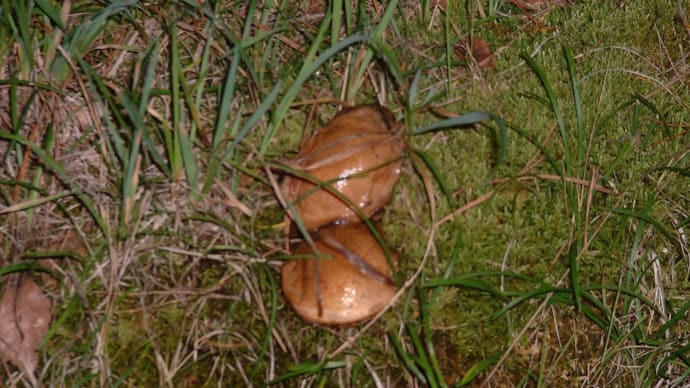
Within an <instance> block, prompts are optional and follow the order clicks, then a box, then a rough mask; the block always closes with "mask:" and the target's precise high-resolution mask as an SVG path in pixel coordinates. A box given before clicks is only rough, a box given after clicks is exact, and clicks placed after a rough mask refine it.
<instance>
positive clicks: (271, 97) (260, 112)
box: [223, 80, 282, 159]
mask: <svg viewBox="0 0 690 388" xmlns="http://www.w3.org/2000/svg"><path fill="white" fill-rule="evenodd" d="M281 87H282V83H281V82H280V80H279V81H278V82H276V84H275V85H274V86H273V89H272V90H271V92H270V93H269V94H268V96H266V97H265V98H264V99H263V100H262V101H261V104H260V105H259V107H258V108H256V110H255V111H254V113H252V115H251V116H250V117H249V119H248V120H247V122H246V123H244V126H242V129H241V130H240V133H239V134H238V135H237V136H236V137H235V139H234V140H233V141H232V144H230V147H228V150H227V151H226V153H225V155H226V157H227V156H228V155H231V154H232V153H233V151H234V150H235V147H237V145H238V144H239V143H240V141H242V140H243V139H244V138H245V137H246V136H247V135H248V134H249V131H251V130H252V129H253V128H254V127H255V126H256V124H258V123H259V120H261V118H262V117H263V116H264V115H265V114H266V112H267V111H268V109H269V108H270V107H271V106H272V105H273V103H274V102H275V100H276V99H277V98H278V93H279V92H280V89H281ZM223 159H225V157H224V158H223Z"/></svg>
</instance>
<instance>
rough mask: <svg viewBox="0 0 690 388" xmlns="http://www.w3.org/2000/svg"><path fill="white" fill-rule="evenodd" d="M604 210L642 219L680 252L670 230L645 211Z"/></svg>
mask: <svg viewBox="0 0 690 388" xmlns="http://www.w3.org/2000/svg"><path fill="white" fill-rule="evenodd" d="M605 210H606V211H609V212H612V213H616V214H620V215H622V216H626V217H632V218H637V219H638V220H640V221H644V222H646V223H648V224H650V225H652V226H653V227H654V228H655V229H656V230H657V231H659V233H661V234H662V235H663V236H664V237H666V239H667V240H668V241H669V242H670V243H671V244H673V246H674V247H675V248H677V249H678V250H679V252H680V249H681V248H680V246H679V243H678V240H677V239H676V238H675V237H674V236H673V234H672V233H671V232H669V231H668V229H666V228H665V227H664V226H663V225H662V224H661V223H660V222H659V221H657V220H655V219H653V218H652V217H650V216H649V215H647V214H646V212H639V211H634V210H631V209H621V208H608V209H605Z"/></svg>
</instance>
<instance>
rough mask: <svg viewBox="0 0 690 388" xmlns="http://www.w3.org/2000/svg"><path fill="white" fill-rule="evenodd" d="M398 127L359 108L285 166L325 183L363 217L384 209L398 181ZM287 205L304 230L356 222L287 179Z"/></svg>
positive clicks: (386, 116) (329, 197)
mask: <svg viewBox="0 0 690 388" xmlns="http://www.w3.org/2000/svg"><path fill="white" fill-rule="evenodd" d="M402 129H403V126H402V123H400V122H397V121H395V118H394V117H393V114H392V113H391V112H390V111H389V110H388V109H386V108H383V107H381V106H378V105H362V106H357V107H354V108H349V109H345V110H343V111H341V112H340V113H338V114H337V115H336V116H335V117H334V118H333V119H332V120H331V121H330V122H329V123H328V124H327V125H326V126H324V127H323V128H320V129H319V130H317V131H316V132H315V133H314V134H313V135H312V136H311V138H309V139H308V140H307V141H306V142H304V144H303V146H302V147H301V148H300V151H299V153H298V155H297V157H296V158H295V159H294V160H293V161H290V162H286V164H287V165H289V166H291V167H293V168H295V169H296V170H299V171H301V172H303V173H304V174H307V175H308V176H310V177H311V178H312V179H315V180H316V181H317V182H328V183H329V185H330V187H332V188H333V189H335V190H337V191H339V192H340V193H342V194H343V195H344V196H345V197H347V198H348V199H349V200H350V201H351V202H352V203H353V204H355V205H356V206H357V207H358V208H359V209H361V210H362V212H363V213H364V214H365V215H366V216H367V217H369V216H371V215H372V214H374V213H375V212H376V211H378V210H379V209H381V208H382V207H383V206H385V205H386V204H387V203H388V202H389V201H390V198H391V195H392V191H393V186H395V184H396V183H397V182H398V180H399V178H400V166H401V165H402V154H403V150H404V148H405V146H404V141H403V140H402ZM282 191H283V193H284V194H285V197H286V198H287V199H288V200H291V201H296V203H295V208H296V209H297V212H298V213H299V216H300V218H301V219H302V222H304V225H305V226H306V228H307V229H315V228H318V227H320V226H323V225H326V224H328V223H331V222H334V221H338V222H360V219H359V217H358V216H357V214H356V213H355V212H354V211H353V210H352V208H351V207H350V206H349V205H348V204H347V203H346V202H345V201H342V200H341V199H339V198H338V197H337V196H336V195H334V194H333V193H330V192H328V191H327V190H326V189H318V188H317V187H315V185H314V184H313V183H311V182H309V180H308V179H303V178H299V177H297V176H294V175H289V176H287V177H286V178H285V180H284V181H283V184H282Z"/></svg>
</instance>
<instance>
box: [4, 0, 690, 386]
mask: <svg viewBox="0 0 690 388" xmlns="http://www.w3.org/2000/svg"><path fill="white" fill-rule="evenodd" d="M46 3H48V4H49V7H48V6H44V5H42V6H41V7H34V8H32V9H31V10H29V12H28V14H27V9H26V7H27V5H23V6H22V5H14V6H10V5H7V6H3V7H2V8H0V10H2V12H1V13H2V16H1V18H2V19H1V22H2V24H1V26H0V32H1V33H2V35H1V37H2V38H3V39H2V40H0V52H1V53H5V54H3V58H4V59H2V62H1V63H2V66H3V67H2V70H0V78H1V79H2V81H3V83H2V84H0V88H2V89H0V102H2V104H3V106H4V108H3V109H2V111H0V123H2V126H3V127H2V129H0V131H2V132H0V134H1V136H0V139H1V141H2V142H0V155H1V156H2V160H3V167H2V168H0V179H1V181H0V194H1V198H2V205H1V206H2V207H1V208H0V210H2V209H4V208H5V207H9V206H11V205H15V204H25V206H23V207H22V208H21V209H19V210H16V209H13V210H11V211H4V210H3V211H2V213H0V217H5V218H4V220H3V221H2V226H0V232H2V234H3V236H6V237H7V239H6V240H5V241H3V248H2V249H3V250H2V251H0V252H2V259H3V260H4V261H3V262H2V263H0V264H2V266H0V268H15V267H12V266H13V265H14V266H16V264H17V263H20V262H22V261H26V260H30V259H29V257H31V255H30V253H31V252H35V251H45V250H51V251H52V250H60V249H65V250H66V251H71V252H72V254H71V255H68V258H67V259H63V260H54V261H52V262H46V263H44V264H43V265H46V266H48V268H50V269H51V270H52V271H53V277H55V278H57V279H58V280H59V285H55V284H52V285H51V283H50V282H49V281H48V280H46V279H44V282H45V283H46V289H47V292H49V294H50V296H51V298H52V299H53V302H54V317H55V318H54V323H53V329H52V331H51V333H50V335H49V338H48V339H47V341H46V343H45V345H44V346H43V347H42V349H41V361H42V365H44V367H43V369H41V370H39V371H37V372H36V374H37V376H38V378H39V380H40V381H42V382H43V383H45V384H46V385H69V386H78V385H119V384H125V385H130V386H142V385H143V386H147V385H168V386H206V385H208V386H211V385H223V386H227V385H231V386H234V385H239V386H243V385H257V386H260V385H263V384H264V383H266V382H269V381H272V380H273V381H274V382H276V384H278V385H283V386H296V385H299V384H303V385H305V386H314V385H324V384H325V385H326V386H336V385H337V386H373V385H377V386H404V385H409V386H425V385H431V386H445V385H461V384H472V385H479V384H482V383H487V384H488V385H490V386H535V385H536V386H564V385H568V386H601V385H612V386H651V385H654V384H657V383H668V384H672V383H682V382H684V381H686V379H687V378H688V376H687V372H686V371H687V370H688V368H690V365H688V356H687V346H688V339H689V337H688V334H687V333H688V327H687V310H688V306H690V305H688V296H689V295H690V253H689V251H690V245H689V244H688V239H687V236H686V233H687V229H688V225H689V223H688V220H689V218H688V217H689V215H688V212H689V209H690V197H689V191H688V187H690V181H689V180H688V176H689V173H688V171H689V164H690V135H689V134H688V119H689V118H690V106H689V103H688V101H690V92H688V90H689V88H688V86H689V85H688V79H689V78H688V76H689V75H690V67H688V61H687V59H688V58H687V55H688V52H690V47H689V45H688V39H689V38H690V24H688V22H687V20H688V16H689V15H688V13H689V12H690V9H688V8H687V5H685V4H683V2H681V1H678V2H676V1H672V0H667V1H655V2H652V3H651V4H650V2H646V1H626V2H600V1H581V2H573V3H569V2H565V1H553V2H542V3H543V4H546V7H544V8H542V9H539V10H530V9H529V8H525V7H524V5H525V4H527V3H529V4H534V3H535V2H520V1H516V2H507V1H464V2H457V1H447V2H420V3H419V4H417V3H415V2H401V3H400V4H397V5H395V4H394V5H395V6H394V7H392V8H390V9H391V10H392V13H390V14H388V13H386V12H385V11H386V10H388V9H389V7H390V5H388V4H383V3H379V2H371V3H369V2H361V3H360V4H350V3H342V2H339V1H335V2H333V3H332V4H331V5H324V4H321V3H320V2H315V1H312V2H300V3H296V4H293V3H291V2H283V3H280V4H278V5H274V4H273V3H265V4H264V3H257V2H249V4H245V2H217V3H215V2H193V1H184V2H181V3H174V4H173V3H170V4H167V3H166V4H163V5H158V4H149V3H145V2H144V3H141V4H138V5H131V4H130V5H127V4H123V5H122V7H123V8H122V9H120V8H117V7H116V6H115V5H111V6H108V7H106V6H103V5H100V4H89V3H84V4H82V3H80V2H75V3H74V4H71V5H64V4H60V3H58V2H46ZM333 4H334V5H333ZM516 4H522V5H523V6H522V7H518V6H516ZM331 6H341V8H338V9H337V11H336V12H335V14H334V13H333V12H331V11H332V9H331V8H330V7H331ZM61 7H62V8H61ZM70 7H71V8H70ZM60 9H62V10H63V15H62V16H60V14H59V10H60ZM123 9H124V10H125V11H123V12H120V11H122V10H123ZM109 12H110V13H111V14H109V16H107V18H106V21H104V22H103V23H102V25H101V26H100V27H98V28H96V27H94V25H95V24H93V23H91V24H89V22H87V21H88V20H92V21H93V20H98V17H99V15H106V14H108V13H109ZM56 15H57V16H56ZM247 15H252V18H251V20H250V21H251V23H247ZM58 18H61V20H62V21H63V23H64V24H65V27H64V34H63V33H62V32H58V28H57V26H56V24H57V22H56V19H58ZM338 23H340V24H338ZM80 26H82V27H81V28H82V29H83V30H85V29H86V28H87V27H89V26H90V28H93V34H88V33H85V32H84V31H81V32H80V30H79V28H80ZM336 27H340V28H336ZM379 27H381V28H382V29H381V30H380V31H381V32H380V34H379V35H376V34H377V32H376V31H377V30H378V29H379ZM363 32H365V33H366V34H365V35H362V36H365V37H366V38H362V41H366V42H368V45H366V44H363V45H357V44H355V45H351V46H347V47H345V46H343V47H340V48H339V50H335V51H334V52H330V54H329V55H331V57H329V58H328V60H326V61H324V62H323V64H322V65H321V66H319V67H316V68H315V69H308V65H309V63H313V61H314V57H313V56H311V54H312V52H311V49H312V48H314V51H313V54H314V56H316V57H318V56H319V55H326V54H327V53H329V51H328V49H329V48H332V47H335V46H336V45H337V44H338V43H339V42H342V41H343V40H345V39H347V38H348V37H351V36H355V35H357V34H359V33H363ZM468 35H471V36H474V37H479V38H481V39H482V40H484V41H486V42H487V43H488V45H489V47H490V48H491V49H492V50H493V52H494V56H495V67H482V66H480V65H479V64H477V63H475V62H472V61H469V62H468V61H462V60H460V59H459V58H458V57H457V54H456V50H455V46H456V45H457V44H459V43H460V41H461V40H463V39H466V37H467V36H468ZM173 36H174V37H175V39H173ZM366 39H368V40H366ZM56 44H57V45H58V46H60V47H61V48H62V52H66V53H68V55H69V57H70V59H71V62H72V63H71V64H70V65H69V66H67V67H65V65H64V63H63V64H60V63H58V64H54V63H53V58H58V59H55V60H54V61H56V62H60V61H61V60H62V59H61V58H62V56H61V55H62V54H61V51H60V50H56V48H55V47H56ZM566 49H567V50H569V51H568V52H569V53H571V56H572V57H569V56H568V55H567V54H566ZM367 55H372V58H371V59H372V61H371V62H370V64H367V62H366V61H367V59H366V57H367ZM29 57H31V58H33V59H30V58H29ZM528 58H529V59H528ZM233 69H234V70H233ZM305 69H306V70H305ZM360 69H362V70H361V71H362V72H361V73H359V75H360V76H361V78H358V76H357V74H358V72H360ZM302 71H304V72H305V74H308V75H310V76H309V77H307V78H301V74H302V73H301V72H302ZM233 72H234V73H233ZM309 72H311V73H309ZM571 72H572V74H571ZM540 73H541V74H542V75H541V76H540V75H539V74H540ZM415 74H418V83H416V84H415V81H414V79H415ZM233 77H234V78H233ZM540 77H541V78H540ZM278 82H281V83H280V84H279V85H278V86H279V89H276V90H277V94H273V93H272V91H273V90H274V89H273V88H274V86H275V85H276V84H277V83H278ZM302 82H303V83H302ZM295 85H296V87H294V88H293V86H295ZM51 87H55V88H57V90H58V91H55V90H53V91H51V90H50V88H51ZM550 90H552V91H553V92H552V95H549V91H550ZM34 92H35V93H36V94H37V95H38V96H39V97H31V94H32V93H34ZM226 93H227V94H228V97H227V99H226V100H224V96H225V94H226ZM415 93H416V95H414V96H412V98H411V95H413V94H415ZM272 96H273V97H272ZM427 96H429V97H430V100H427V101H426V102H423V101H424V99H425V98H426V97H427ZM576 96H577V98H576ZM147 98H148V100H147ZM341 100H345V101H344V102H345V103H348V104H354V103H371V102H376V101H378V102H381V103H384V104H385V105H386V106H387V107H388V108H390V109H391V110H393V111H394V113H395V114H396V116H397V117H398V118H400V119H403V120H405V122H406V124H407V127H408V131H409V133H410V136H409V140H408V141H409V145H410V152H409V155H408V156H409V157H408V158H407V159H406V161H405V164H404V166H403V171H404V174H403V177H402V179H401V182H400V183H399V185H398V186H397V188H396V191H395V195H394V198H393V200H392V201H391V204H390V205H389V206H388V207H387V208H386V209H385V210H384V211H383V212H382V214H381V217H380V218H381V220H380V226H381V229H382V230H383V232H384V235H385V236H386V240H387V242H388V243H389V244H390V246H391V247H394V248H395V249H396V250H397V251H398V252H399V253H400V256H401V258H402V260H401V266H400V268H399V275H400V279H401V280H403V281H405V280H410V282H409V284H408V287H407V288H405V290H404V292H403V293H402V295H401V297H400V299H399V300H398V301H397V303H396V304H395V305H393V306H392V307H391V308H390V309H389V310H388V311H387V312H386V313H385V314H384V315H383V316H382V317H381V318H380V319H378V320H377V321H375V322H374V323H373V324H372V325H371V326H366V330H363V327H365V326H356V327H350V328H325V327H318V326H314V325H311V324H308V323H306V322H304V321H302V320H300V319H299V318H298V317H296V316H295V314H294V313H293V312H292V311H291V310H290V308H289V306H288V305H287V303H286V301H285V300H284V299H283V297H282V295H281V292H280V289H279V284H280V278H279V270H278V268H279V265H280V260H281V259H284V258H285V257H287V256H289V251H288V250H287V249H286V247H287V246H288V245H289V244H288V243H289V241H288V240H287V237H286V236H285V235H284V233H283V228H282V226H281V223H282V222H283V221H284V215H285V213H284V211H283V209H281V207H280V205H279V203H278V201H277V199H276V198H275V195H274V187H273V185H272V184H271V181H270V180H271V178H272V177H273V176H272V175H274V174H275V175H279V174H278V169H277V167H276V164H275V163H276V162H279V161H281V160H285V158H288V157H289V156H290V155H291V154H292V153H293V152H294V151H295V150H296V149H297V148H298V146H299V144H300V141H301V139H302V137H303V136H305V135H308V134H309V133H310V132H311V131H312V130H313V129H314V128H318V127H319V126H321V125H323V124H324V123H325V122H327V121H328V120H329V119H330V118H331V117H332V116H333V114H334V113H335V112H336V111H337V107H338V104H339V103H340V102H341ZM65 101H68V102H69V103H70V104H67V103H66V102H65ZM222 101H224V103H225V105H223V104H222V103H221V102H222ZM264 103H265V104H266V105H265V107H262V106H263V104H264ZM283 103H285V104H284V105H282V104H283ZM283 106H284V107H285V110H282V111H281V107H283ZM87 107H88V109H87ZM223 107H225V108H227V111H224V110H223ZM470 111H485V112H490V113H492V114H493V115H495V116H497V117H500V118H502V119H503V120H504V121H505V122H506V123H507V124H508V128H509V129H508V131H507V134H508V142H507V144H505V145H507V148H505V151H506V152H505V155H504V156H503V157H501V156H500V155H501V151H502V146H503V145H504V144H502V142H501V139H500V134H501V132H500V126H499V125H498V124H497V122H495V121H494V122H486V123H484V124H483V125H475V126H469V127H462V128H453V129H447V130H441V131H434V132H431V133H426V134H421V135H417V136H412V133H413V131H414V130H415V129H419V128H421V127H423V126H425V125H428V124H430V123H433V122H437V121H440V120H442V119H444V117H443V115H444V114H445V113H450V114H460V113H463V112H470ZM223 112H225V113H224V114H225V115H226V116H227V117H225V118H223V116H222V114H223ZM255 112H258V113H259V114H258V116H257V117H256V118H257V121H256V122H254V123H253V124H252V125H250V124H247V123H249V122H250V121H251V119H252V115H253V114H255ZM55 118H59V119H60V120H55ZM51 122H52V123H54V126H53V127H50V126H49V125H48V124H49V123H51ZM36 128H38V136H36V135H35V133H34V134H33V135H32V131H35V129H36ZM244 129H247V132H243V131H244ZM50 131H53V133H54V141H53V142H51V141H50V135H49V133H50ZM240 138H241V141H239V142H238V143H237V144H234V143H233V141H234V140H235V139H240ZM142 139H143V140H142ZM31 144H36V147H34V148H32V150H33V155H34V156H32V163H31V164H30V167H28V170H26V168H23V167H21V166H22V160H23V159H24V155H26V153H27V149H28V148H29V145H31ZM231 144H234V145H231ZM232 147H235V148H233V149H232V150H231V152H230V151H228V153H226V150H228V149H230V148H232ZM41 149H44V150H45V152H46V154H47V155H50V156H51V157H45V156H44V155H43V154H41V153H40V150H41ZM412 150H423V151H424V152H425V153H426V154H427V155H428V157H429V159H430V160H432V161H433V164H434V165H435V166H436V167H437V168H438V171H439V173H440V176H441V177H442V178H441V179H442V180H443V182H444V183H445V185H446V186H447V187H448V189H449V193H447V195H446V194H445V193H443V191H442V187H441V183H440V182H439V181H438V180H435V179H434V178H433V177H432V175H433V174H432V173H431V170H430V169H428V168H424V167H423V163H422V162H421V161H420V159H415V158H414V157H413V154H414V152H413V151H412ZM221 156H223V158H222V161H221V162H218V160H219V159H218V158H220V157H221ZM19 182H22V183H24V186H23V188H22V189H21V190H19V189H15V187H18V186H17V183H19ZM205 184H207V185H206V186H204V185H205ZM65 191H69V192H71V193H72V194H70V195H67V196H64V197H59V198H55V199H51V200H50V201H47V202H45V203H43V202H38V203H34V202H31V201H32V200H35V199H36V198H43V197H46V196H48V195H51V194H56V193H61V192H65ZM473 201H475V202H473ZM238 202H239V203H241V205H239V204H238ZM467 204H472V205H471V206H468V207H467V208H466V209H465V210H464V211H458V209H462V207H463V206H465V205H467ZM89 206H91V208H92V209H95V210H93V211H91V210H89ZM243 206H245V207H246V208H243ZM247 210H248V211H247ZM454 212H456V213H455V215H454V216H450V215H451V214H454ZM446 217H447V218H446ZM66 230H76V231H78V233H79V235H80V238H78V239H75V240H78V241H81V243H77V244H76V246H78V247H77V248H75V247H74V246H68V247H65V246H64V244H63V245H60V243H62V241H61V240H62V239H63V237H62V236H64V233H63V231H66ZM10 237H11V238H10ZM51 239H52V240H58V242H57V243H58V245H55V244H56V243H55V242H52V243H50V240H51ZM46 247H51V248H46ZM18 252H19V253H18ZM75 252H76V253H75ZM422 265H423V267H422ZM443 279H445V281H446V283H445V284H443V285H439V284H438V282H439V281H440V280H443ZM434 282H436V283H434ZM518 302H519V303H518ZM349 340H353V342H352V343H349V344H348V346H346V347H345V348H343V349H342V350H341V349H340V346H341V345H342V344H343V343H345V342H346V341H349ZM2 373H3V374H2V376H3V384H9V385H11V384H15V383H21V382H22V381H24V382H26V381H28V380H22V379H25V376H23V375H22V374H21V373H20V371H17V370H15V369H13V368H12V367H11V366H9V365H8V366H6V367H5V368H3V372H2Z"/></svg>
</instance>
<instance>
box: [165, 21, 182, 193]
mask: <svg viewBox="0 0 690 388" xmlns="http://www.w3.org/2000/svg"><path fill="white" fill-rule="evenodd" d="M168 35H169V36H170V69H171V70H172V74H171V75H170V79H171V83H172V85H171V89H172V90H171V92H172V99H171V100H170V104H171V105H172V106H171V108H172V139H171V141H170V142H169V143H168V147H169V148H168V150H167V151H168V162H169V163H170V173H171V177H170V178H171V179H172V180H173V181H174V182H177V181H179V180H181V179H182V176H183V174H184V171H183V163H182V140H181V132H182V128H181V125H182V123H181V120H182V110H181V107H180V77H181V74H180V73H181V65H180V57H179V55H180V54H179V51H178V50H179V47H178V46H179V44H178V39H177V25H176V24H175V23H172V24H171V25H170V30H169V31H168Z"/></svg>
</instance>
